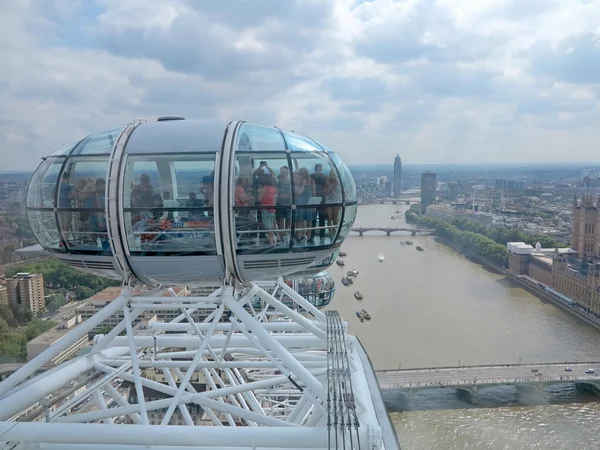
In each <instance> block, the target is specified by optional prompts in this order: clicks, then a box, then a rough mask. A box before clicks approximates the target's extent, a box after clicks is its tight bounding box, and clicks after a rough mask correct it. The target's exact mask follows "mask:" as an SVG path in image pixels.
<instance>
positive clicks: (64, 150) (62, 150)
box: [50, 140, 81, 156]
mask: <svg viewBox="0 0 600 450" xmlns="http://www.w3.org/2000/svg"><path fill="white" fill-rule="evenodd" d="M79 142H81V140H77V141H73V142H69V143H68V144H65V145H63V146H61V147H58V149H56V150H54V152H52V154H51V155H50V156H66V155H68V154H69V153H71V150H73V149H74V148H75V146H76V145H77V144H79Z"/></svg>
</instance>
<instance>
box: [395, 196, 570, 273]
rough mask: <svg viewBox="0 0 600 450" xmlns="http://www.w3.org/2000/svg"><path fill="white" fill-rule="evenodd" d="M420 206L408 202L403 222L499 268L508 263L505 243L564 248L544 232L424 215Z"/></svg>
mask: <svg viewBox="0 0 600 450" xmlns="http://www.w3.org/2000/svg"><path fill="white" fill-rule="evenodd" d="M420 209H421V206H420V205H418V204H417V205H412V206H411V207H410V208H409V209H408V211H406V214H405V216H406V222H407V223H412V224H418V225H420V226H423V227H427V228H431V229H434V230H435V233H436V236H439V237H440V238H442V239H446V240H448V241H450V242H451V243H452V244H453V245H455V246H456V247H457V248H458V249H459V250H460V251H462V252H464V253H472V254H473V255H475V256H478V257H481V258H485V259H487V260H489V261H490V262H492V263H494V264H496V265H499V266H502V267H505V266H506V265H507V262H508V251H507V249H506V244H507V242H525V243H527V244H530V245H532V246H535V244H536V243H537V242H539V243H540V244H541V245H542V247H545V248H557V247H564V245H563V244H561V243H559V242H557V241H556V240H555V239H553V238H551V237H548V236H545V235H537V234H526V233H523V232H522V231H519V230H514V229H510V228H506V227H504V226H494V227H486V226H485V225H481V224H479V223H476V222H473V221H470V220H468V219H465V218H457V219H454V220H452V221H448V220H442V219H436V218H433V217H426V216H424V215H422V214H421V211H420Z"/></svg>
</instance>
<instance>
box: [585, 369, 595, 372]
mask: <svg viewBox="0 0 600 450" xmlns="http://www.w3.org/2000/svg"><path fill="white" fill-rule="evenodd" d="M585 373H596V371H595V370H594V369H585Z"/></svg>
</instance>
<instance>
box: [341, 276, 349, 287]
mask: <svg viewBox="0 0 600 450" xmlns="http://www.w3.org/2000/svg"><path fill="white" fill-rule="evenodd" d="M342 284H343V285H344V286H348V285H349V284H350V283H348V278H346V277H342Z"/></svg>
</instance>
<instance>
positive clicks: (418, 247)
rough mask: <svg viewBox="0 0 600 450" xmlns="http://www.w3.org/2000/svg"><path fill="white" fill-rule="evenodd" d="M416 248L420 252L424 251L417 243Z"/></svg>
mask: <svg viewBox="0 0 600 450" xmlns="http://www.w3.org/2000/svg"><path fill="white" fill-rule="evenodd" d="M416 248H417V250H418V251H420V252H424V251H425V249H424V248H423V247H420V246H418V245H417V247H416Z"/></svg>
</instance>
